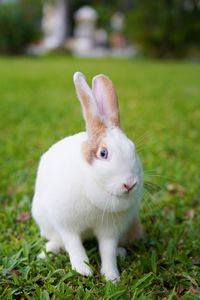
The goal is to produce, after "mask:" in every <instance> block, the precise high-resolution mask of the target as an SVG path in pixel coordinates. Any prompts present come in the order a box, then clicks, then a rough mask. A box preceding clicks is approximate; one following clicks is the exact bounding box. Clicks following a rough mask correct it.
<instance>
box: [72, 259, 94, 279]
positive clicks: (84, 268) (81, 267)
mask: <svg viewBox="0 0 200 300" xmlns="http://www.w3.org/2000/svg"><path fill="white" fill-rule="evenodd" d="M72 269H73V270H75V271H76V272H78V273H80V274H81V275H83V276H91V275H92V270H91V269H90V267H89V266H88V265H86V263H85V262H81V263H75V264H73V265H72Z"/></svg>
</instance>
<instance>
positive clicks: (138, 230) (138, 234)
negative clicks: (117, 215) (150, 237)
mask: <svg viewBox="0 0 200 300" xmlns="http://www.w3.org/2000/svg"><path fill="white" fill-rule="evenodd" d="M143 236H144V230H143V228H142V225H141V223H140V220H139V219H138V218H137V219H136V220H134V221H133V222H132V223H131V224H130V225H129V227H128V229H127V231H126V232H125V234H124V235H123V237H122V238H121V240H120V245H123V246H125V245H130V244H132V243H134V242H135V241H137V240H140V239H141V238H142V237H143Z"/></svg>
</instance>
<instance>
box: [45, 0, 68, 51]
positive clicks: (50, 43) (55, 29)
mask: <svg viewBox="0 0 200 300" xmlns="http://www.w3.org/2000/svg"><path fill="white" fill-rule="evenodd" d="M42 30H43V33H44V38H43V43H42V47H43V48H44V50H47V51H48V50H52V49H55V48H57V47H59V46H60V45H62V44H63V43H64V41H65V38H66V34H67V1H65V0H54V1H46V2H45V3H44V8H43V20H42Z"/></svg>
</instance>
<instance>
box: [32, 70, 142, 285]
mask: <svg viewBox="0 0 200 300" xmlns="http://www.w3.org/2000/svg"><path fill="white" fill-rule="evenodd" d="M78 74H80V73H78ZM78 76H79V78H78V79H80V80H82V79H83V78H82V77H81V76H82V75H78ZM78 79H77V80H78ZM94 121H95V120H93V122H94ZM103 122H104V121H103ZM103 122H102V123H98V126H97V127H96V128H95V131H94V132H93V137H92V139H91V132H90V131H87V132H81V133H78V134H75V135H73V136H70V137H67V138H64V139H63V140H61V141H60V142H58V143H56V144H54V145H53V146H52V147H51V148H50V149H49V150H48V151H47V152H46V153H45V154H44V155H43V156H42V158H41V161H40V165H39V168H38V173H37V180H36V186H35V195H34V199H33V206H32V214H33V217H34V219H35V220H36V222H37V223H38V225H39V227H40V231H41V235H42V236H44V237H45V238H46V239H47V240H48V243H47V245H46V250H47V251H52V252H57V251H58V250H59V249H60V248H64V249H65V250H66V251H67V252H68V253H69V256H70V261H71V264H72V267H73V268H74V269H76V270H77V271H78V272H79V273H81V274H83V275H89V274H91V270H90V268H89V266H88V265H87V264H85V261H86V262H87V261H88V257H87V254H86V252H85V250H84V248H83V245H82V240H83V239H85V238H90V237H92V236H95V237H96V238H97V240H98V242H99V248H100V254H101V260H102V270H101V271H102V273H103V274H105V276H106V278H107V279H112V280H113V279H116V278H118V276H119V273H118V270H117V265H116V253H117V245H118V242H119V240H120V238H122V239H123V235H125V234H126V232H127V231H128V230H129V229H130V226H132V224H138V220H139V219H138V218H139V217H138V213H139V206H140V197H141V191H142V186H143V175H142V174H143V172H142V168H141V165H140V161H139V158H138V156H137V154H136V153H135V148H134V145H133V143H132V142H131V141H130V140H129V139H128V138H127V137H126V135H125V134H124V133H123V132H122V131H121V129H120V128H119V127H118V126H113V125H112V126H108V127H105V126H100V125H102V124H103ZM99 124H100V125H99ZM99 137H100V138H99ZM94 138H95V139H94ZM99 149H100V150H99ZM102 149H103V150H102ZM105 149H106V151H107V149H108V153H109V154H108V153H107V152H105ZM99 151H100V152H99ZM102 153H103V154H102ZM105 153H106V154H108V157H106V158H105V157H103V156H100V155H104V154H105ZM136 183H137V184H136Z"/></svg>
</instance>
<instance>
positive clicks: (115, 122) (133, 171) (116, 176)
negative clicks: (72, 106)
mask: <svg viewBox="0 0 200 300" xmlns="http://www.w3.org/2000/svg"><path fill="white" fill-rule="evenodd" d="M74 84H75V87H76V92H77V95H78V98H79V100H80V103H81V106H82V110H83V116H84V119H85V121H86V130H87V134H88V139H87V140H86V141H85V142H84V143H83V145H82V153H83V159H84V160H85V161H86V162H87V165H88V168H89V172H91V174H92V178H93V180H94V181H95V183H97V185H98V186H99V187H100V188H101V190H103V191H104V192H106V193H107V194H108V195H111V196H113V198H115V199H116V205H118V204H117V203H120V201H122V200H121V199H122V198H123V199H124V198H125V199H127V201H129V200H130V202H131V201H133V200H132V199H133V195H132V194H133V193H134V191H135V190H136V188H137V186H138V181H139V179H140V178H139V175H138V172H139V170H138V168H139V166H138V160H137V156H136V152H135V146H134V144H133V142H132V141H131V140H129V139H128V138H127V136H126V135H125V134H124V133H123V131H122V130H121V128H120V117H119V108H118V101H117V95H116V92H115V88H114V86H113V83H112V81H111V80H110V79H109V78H108V77H107V76H105V75H98V76H95V77H94V78H93V82H92V89H90V87H89V86H88V84H87V82H86V79H85V77H84V75H83V74H82V73H80V72H77V73H75V74H74ZM127 201H126V202H127ZM122 202H123V201H122ZM112 205H114V203H113V204H112ZM124 205H125V202H124ZM126 205H127V203H126ZM120 207H121V205H120ZM122 208H123V204H122Z"/></svg>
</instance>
